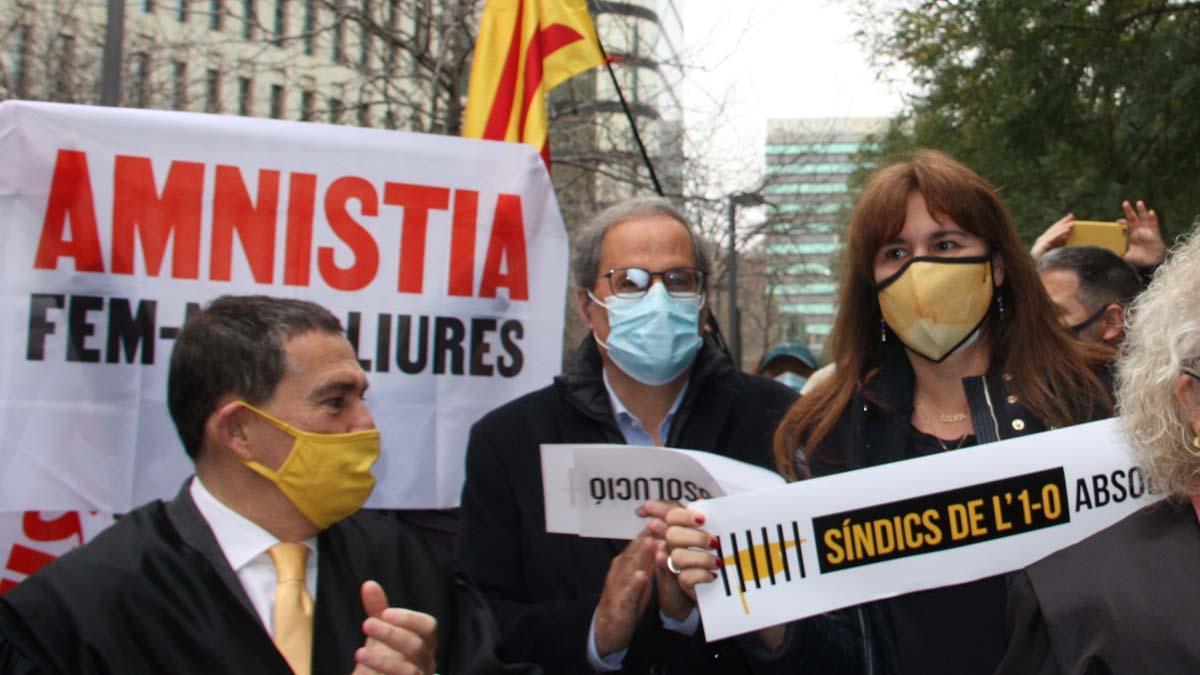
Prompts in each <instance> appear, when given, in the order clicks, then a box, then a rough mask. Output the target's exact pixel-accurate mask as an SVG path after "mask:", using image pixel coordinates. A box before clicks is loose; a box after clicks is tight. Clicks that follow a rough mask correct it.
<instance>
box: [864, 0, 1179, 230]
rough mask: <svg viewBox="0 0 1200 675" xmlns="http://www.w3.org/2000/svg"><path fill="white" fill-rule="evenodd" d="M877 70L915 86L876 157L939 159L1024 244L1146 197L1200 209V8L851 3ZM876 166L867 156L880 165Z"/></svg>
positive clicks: (1141, 0)
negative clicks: (972, 182) (904, 76)
mask: <svg viewBox="0 0 1200 675" xmlns="http://www.w3.org/2000/svg"><path fill="white" fill-rule="evenodd" d="M857 12H858V14H859V16H860V18H861V19H863V20H864V25H865V28H864V29H863V30H862V31H860V33H859V37H860V39H861V40H862V41H863V42H864V44H866V45H867V46H868V48H869V49H870V51H871V53H872V54H873V58H874V59H875V62H876V65H877V66H882V67H884V68H886V69H897V68H899V69H907V70H908V71H909V72H910V73H911V75H912V77H913V81H914V83H915V85H916V87H917V93H915V94H914V95H912V96H911V97H910V98H909V99H908V101H907V105H906V109H905V110H904V111H903V113H902V114H901V115H900V116H898V117H897V118H896V119H895V120H894V121H893V123H892V125H891V128H890V129H889V130H888V132H887V133H886V134H885V135H884V136H883V138H881V139H879V140H880V141H881V144H880V152H879V155H880V156H885V155H890V154H894V153H898V152H902V151H904V150H906V149H910V148H913V147H933V148H938V149H941V150H944V151H946V152H948V153H950V154H951V155H954V156H955V157H957V158H958V159H960V160H961V161H963V162H965V163H966V164H967V165H968V166H971V167H972V168H974V169H975V170H977V171H979V172H980V173H981V174H982V175H984V176H985V177H987V178H988V179H989V180H991V181H992V182H993V183H994V184H996V185H997V186H998V187H999V188H1000V189H1001V194H1002V196H1003V197H1004V200H1005V203H1006V204H1007V205H1008V207H1009V209H1010V210H1011V211H1012V213H1013V215H1014V217H1015V219H1016V221H1017V224H1018V227H1019V228H1020V230H1021V233H1022V235H1023V236H1024V237H1025V238H1026V239H1027V240H1028V241H1030V242H1032V240H1033V239H1034V238H1036V236H1037V235H1038V234H1039V233H1041V232H1042V231H1043V230H1044V229H1045V228H1046V227H1047V226H1048V225H1049V224H1050V223H1052V222H1054V221H1055V220H1057V219H1058V218H1059V217H1060V216H1062V215H1063V214H1065V213H1067V212H1073V213H1075V215H1076V217H1078V218H1087V219H1094V220H1114V219H1116V218H1117V217H1118V216H1119V215H1120V204H1121V201H1122V200H1125V199H1129V200H1135V199H1144V200H1145V201H1146V202H1147V203H1148V204H1149V205H1151V206H1152V207H1154V208H1155V209H1156V210H1157V211H1158V212H1159V214H1160V217H1161V218H1162V219H1163V224H1164V230H1165V233H1164V234H1165V235H1166V236H1167V237H1168V241H1170V238H1171V237H1172V236H1173V235H1175V234H1179V233H1181V232H1184V231H1187V230H1188V229H1190V227H1191V224H1192V222H1193V221H1194V220H1195V218H1196V216H1197V215H1198V214H1200V190H1197V189H1196V185H1197V178H1198V177H1200V152H1198V150H1200V115H1198V114H1197V113H1196V111H1197V110H1200V67H1198V66H1200V2H1185V1H1181V0H1006V1H1004V2H998V1H997V0H903V1H901V2H898V3H897V2H889V3H887V4H886V5H884V4H881V3H880V2H878V0H860V1H859V4H858V6H857ZM878 158H879V157H876V158H874V159H878Z"/></svg>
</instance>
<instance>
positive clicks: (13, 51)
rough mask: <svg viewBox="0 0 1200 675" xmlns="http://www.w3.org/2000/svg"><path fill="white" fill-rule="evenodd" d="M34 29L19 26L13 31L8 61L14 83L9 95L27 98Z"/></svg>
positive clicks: (10, 85)
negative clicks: (31, 41) (30, 49)
mask: <svg viewBox="0 0 1200 675" xmlns="http://www.w3.org/2000/svg"><path fill="white" fill-rule="evenodd" d="M32 36H33V29H32V28H30V27H29V26H28V25H20V26H17V27H16V29H15V30H14V31H13V39H12V43H11V44H10V45H9V52H8V59H9V63H10V64H12V81H11V82H10V83H9V87H10V88H9V95H10V96H14V97H16V98H25V96H26V95H27V92H28V87H29V43H30V38H31V37H32Z"/></svg>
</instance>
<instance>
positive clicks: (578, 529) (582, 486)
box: [541, 443, 784, 539]
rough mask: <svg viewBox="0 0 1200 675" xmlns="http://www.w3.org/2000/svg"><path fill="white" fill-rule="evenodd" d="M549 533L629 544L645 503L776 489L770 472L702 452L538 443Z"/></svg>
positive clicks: (774, 475)
mask: <svg viewBox="0 0 1200 675" xmlns="http://www.w3.org/2000/svg"><path fill="white" fill-rule="evenodd" d="M541 454H542V494H543V496H544V498H545V505H546V531H547V532H557V533H559V534H577V535H579V536H581V537H604V538H609V539H633V538H634V537H636V536H637V535H638V533H639V532H641V531H642V528H643V527H645V526H646V522H645V519H644V518H639V517H638V515H637V513H636V510H637V508H638V507H639V506H641V505H642V504H644V503H645V502H646V501H647V500H650V499H657V500H671V501H677V502H680V503H682V504H690V503H691V502H694V501H696V500H699V499H709V498H710V497H719V496H721V495H732V494H738V493H741V492H749V491H751V490H760V489H763V488H768V487H777V486H780V485H783V484H784V480H783V478H782V477H780V476H779V474H777V473H775V472H774V471H770V470H767V469H763V468H761V467H757V466H754V465H752V464H746V463H745V462H739V461H737V460H736V459H730V458H728V457H725V456H722V455H717V454H713V453H711V452H704V451H702V450H680V449H678V448H659V447H655V446H640V445H608V444H589V443H582V444H580V443H575V444H572V443H543V444H542V446H541Z"/></svg>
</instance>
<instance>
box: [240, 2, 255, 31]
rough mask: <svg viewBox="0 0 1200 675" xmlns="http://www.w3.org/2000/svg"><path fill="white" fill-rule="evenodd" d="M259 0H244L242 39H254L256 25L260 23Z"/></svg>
mask: <svg viewBox="0 0 1200 675" xmlns="http://www.w3.org/2000/svg"><path fill="white" fill-rule="evenodd" d="M255 4H257V0H242V37H243V38H245V39H247V40H253V39H254V25H255V24H257V23H258V8H257V7H255Z"/></svg>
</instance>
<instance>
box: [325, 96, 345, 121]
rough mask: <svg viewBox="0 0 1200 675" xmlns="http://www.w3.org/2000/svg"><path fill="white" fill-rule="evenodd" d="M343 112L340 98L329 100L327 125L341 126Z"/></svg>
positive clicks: (343, 106) (343, 108)
mask: <svg viewBox="0 0 1200 675" xmlns="http://www.w3.org/2000/svg"><path fill="white" fill-rule="evenodd" d="M345 110H346V107H345V105H344V104H343V103H342V99H340V98H331V99H329V123H330V124H341V123H342V113H343V112H345Z"/></svg>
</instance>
